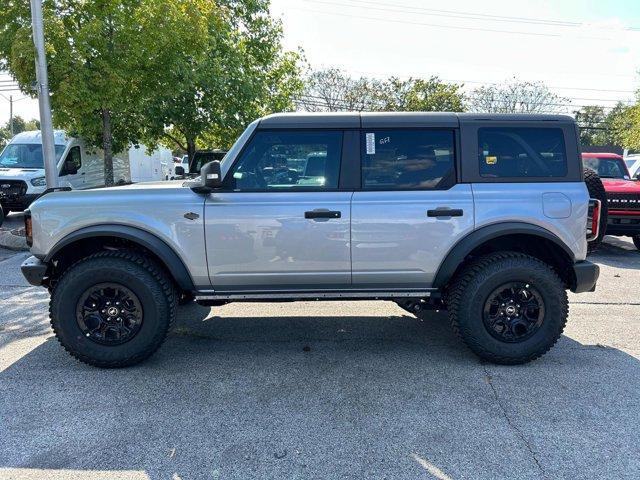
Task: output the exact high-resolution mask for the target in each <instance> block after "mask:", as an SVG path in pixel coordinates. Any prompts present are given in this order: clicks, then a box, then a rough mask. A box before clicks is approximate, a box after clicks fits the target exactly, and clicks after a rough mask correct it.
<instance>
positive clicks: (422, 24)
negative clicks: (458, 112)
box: [289, 7, 606, 40]
mask: <svg viewBox="0 0 640 480" xmlns="http://www.w3.org/2000/svg"><path fill="white" fill-rule="evenodd" d="M289 8H292V9H294V10H300V11H302V12H309V13H319V14H321V15H333V16H337V17H348V18H361V19H364V20H374V21H378V22H385V23H400V24H403V25H418V26H425V27H433V28H444V29H453V30H473V31H476V32H491V33H509V34H518V35H533V36H536V37H556V38H557V37H561V36H562V35H560V34H554V33H534V32H517V31H509V30H496V29H490V28H479V27H461V26H453V25H439V24H434V23H424V22H411V21H408V20H396V19H391V18H379V17H368V16H365V15H353V14H349V13H337V12H327V11H324V10H311V9H307V8H299V7H289ZM588 38H592V39H595V40H606V39H605V38H597V37H588Z"/></svg>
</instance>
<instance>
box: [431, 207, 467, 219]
mask: <svg viewBox="0 0 640 480" xmlns="http://www.w3.org/2000/svg"><path fill="white" fill-rule="evenodd" d="M463 213H464V212H463V210H462V209H461V208H436V209H435V210H427V217H461V216H462V215H463Z"/></svg>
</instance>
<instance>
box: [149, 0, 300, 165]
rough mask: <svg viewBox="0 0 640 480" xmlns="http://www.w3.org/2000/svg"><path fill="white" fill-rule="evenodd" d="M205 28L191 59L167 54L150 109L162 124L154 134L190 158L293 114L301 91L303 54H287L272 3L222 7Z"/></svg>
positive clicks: (206, 18)
mask: <svg viewBox="0 0 640 480" xmlns="http://www.w3.org/2000/svg"><path fill="white" fill-rule="evenodd" d="M198 28H199V30H200V33H199V34H198V42H199V43H198V44H197V45H194V44H193V43H192V42H191V41H190V44H191V50H190V52H189V55H188V56H179V55H171V56H167V58H166V59H165V69H164V70H163V75H162V77H163V78H162V80H161V81H162V88H161V89H159V92H158V94H157V95H155V96H154V97H150V98H148V102H147V103H146V106H145V110H146V111H148V112H150V117H151V118H153V119H155V123H154V124H151V125H149V128H148V130H147V137H148V138H149V139H151V140H153V139H157V138H164V141H163V143H165V144H166V145H167V146H169V147H170V148H175V147H176V146H177V147H179V148H180V149H182V150H184V151H187V152H188V153H189V155H193V152H194V150H195V148H196V146H198V147H206V148H214V147H222V148H228V147H230V146H231V144H232V143H233V141H234V140H235V138H236V137H237V136H238V135H239V134H240V133H241V132H242V130H243V129H244V128H245V127H246V126H247V124H248V123H250V122H251V121H253V120H255V119H256V118H257V117H260V116H262V115H265V114H268V113H272V112H279V111H286V110H292V109H293V108H294V104H293V97H294V96H295V95H297V94H298V92H299V91H300V90H301V88H302V83H301V81H300V75H299V67H298V63H299V59H300V56H299V54H297V53H293V52H283V51H282V47H281V37H282V29H281V25H280V24H279V23H278V22H275V21H273V20H272V19H271V18H270V17H269V11H268V2H266V1H224V2H221V3H220V6H219V7H215V8H214V10H213V11H212V12H211V13H210V14H209V15H207V16H204V17H202V18H201V20H200V22H199V25H198Z"/></svg>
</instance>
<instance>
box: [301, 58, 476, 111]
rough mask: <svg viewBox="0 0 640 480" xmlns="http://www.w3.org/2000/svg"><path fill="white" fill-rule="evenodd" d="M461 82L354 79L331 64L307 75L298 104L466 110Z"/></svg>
mask: <svg viewBox="0 0 640 480" xmlns="http://www.w3.org/2000/svg"><path fill="white" fill-rule="evenodd" d="M461 88H462V85H457V84H451V83H446V82H442V81H441V80H440V79H439V78H438V77H431V78H429V79H421V78H409V79H408V80H400V79H399V78H396V77H390V78H388V79H386V80H376V79H372V78H367V77H360V78H357V79H354V78H352V77H350V76H349V75H347V74H345V73H344V72H342V71H341V70H338V69H335V68H332V69H328V70H319V71H314V72H312V73H311V74H310V75H308V76H307V77H306V79H305V90H304V94H303V95H302V97H301V98H300V99H299V101H298V104H299V107H301V108H302V109H304V110H307V111H312V112H314V111H329V112H336V111H355V112H360V111H364V110H367V111H450V112H460V111H463V110H464V96H463V94H462V91H461Z"/></svg>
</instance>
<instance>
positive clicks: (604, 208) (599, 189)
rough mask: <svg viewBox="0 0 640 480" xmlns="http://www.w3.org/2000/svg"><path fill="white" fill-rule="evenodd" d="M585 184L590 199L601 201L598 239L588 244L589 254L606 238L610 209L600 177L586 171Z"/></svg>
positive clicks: (587, 169) (588, 169) (591, 171)
mask: <svg viewBox="0 0 640 480" xmlns="http://www.w3.org/2000/svg"><path fill="white" fill-rule="evenodd" d="M584 183H586V185H587V190H588V191H589V197H590V198H595V199H597V200H600V225H599V227H600V228H599V232H598V238H596V239H594V240H592V241H591V242H589V243H588V244H587V251H588V253H592V252H595V251H596V250H597V249H598V247H599V246H600V244H601V243H602V239H603V238H604V236H605V234H606V230H607V217H608V214H609V207H608V205H607V192H606V191H605V189H604V185H603V184H602V180H600V176H599V175H598V174H597V173H596V172H594V171H593V170H591V169H590V168H585V169H584Z"/></svg>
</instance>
